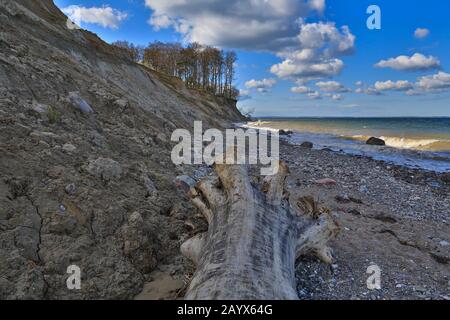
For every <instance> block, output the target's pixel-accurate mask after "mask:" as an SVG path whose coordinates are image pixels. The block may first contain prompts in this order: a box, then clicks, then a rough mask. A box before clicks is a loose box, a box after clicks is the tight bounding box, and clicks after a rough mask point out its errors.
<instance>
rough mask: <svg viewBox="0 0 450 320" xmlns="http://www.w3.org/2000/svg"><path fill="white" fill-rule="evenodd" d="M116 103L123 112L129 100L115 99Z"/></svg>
mask: <svg viewBox="0 0 450 320" xmlns="http://www.w3.org/2000/svg"><path fill="white" fill-rule="evenodd" d="M114 105H115V106H116V107H118V108H119V109H120V110H121V111H122V112H123V111H124V110H125V109H126V108H128V100H126V99H117V100H116V101H114Z"/></svg>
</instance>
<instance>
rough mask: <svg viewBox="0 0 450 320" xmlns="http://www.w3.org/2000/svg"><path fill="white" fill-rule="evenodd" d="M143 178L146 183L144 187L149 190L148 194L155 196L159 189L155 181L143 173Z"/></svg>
mask: <svg viewBox="0 0 450 320" xmlns="http://www.w3.org/2000/svg"><path fill="white" fill-rule="evenodd" d="M142 180H143V183H144V187H145V189H146V190H147V196H155V195H156V194H157V193H158V191H157V190H156V187H155V184H154V183H153V181H152V180H151V179H150V178H149V177H148V176H147V175H143V176H142Z"/></svg>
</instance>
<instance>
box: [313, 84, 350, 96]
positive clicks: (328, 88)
mask: <svg viewBox="0 0 450 320" xmlns="http://www.w3.org/2000/svg"><path fill="white" fill-rule="evenodd" d="M316 86H318V87H319V88H320V90H322V91H324V92H335V93H338V92H340V93H343V92H349V91H350V90H349V89H347V88H346V87H345V86H344V85H343V84H342V83H339V82H337V81H320V82H317V83H316Z"/></svg>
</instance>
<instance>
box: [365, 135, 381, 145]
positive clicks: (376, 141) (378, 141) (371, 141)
mask: <svg viewBox="0 0 450 320" xmlns="http://www.w3.org/2000/svg"><path fill="white" fill-rule="evenodd" d="M366 144H368V145H371V146H385V145H386V142H385V141H384V140H382V139H379V138H375V137H371V138H370V139H369V140H367V141H366Z"/></svg>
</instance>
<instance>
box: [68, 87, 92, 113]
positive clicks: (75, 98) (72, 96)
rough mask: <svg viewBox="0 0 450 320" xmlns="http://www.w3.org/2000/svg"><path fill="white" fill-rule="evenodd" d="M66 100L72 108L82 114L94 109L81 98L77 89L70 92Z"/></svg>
mask: <svg viewBox="0 0 450 320" xmlns="http://www.w3.org/2000/svg"><path fill="white" fill-rule="evenodd" d="M68 100H69V102H70V104H71V106H72V107H73V108H75V109H76V110H78V111H80V112H81V113H83V114H90V113H93V112H94V110H93V109H92V107H91V106H90V105H89V103H87V102H86V100H84V99H83V98H81V96H80V93H79V92H78V91H74V92H70V93H69V96H68Z"/></svg>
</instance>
